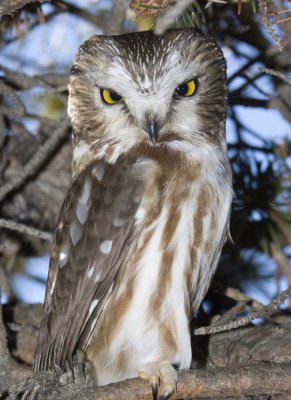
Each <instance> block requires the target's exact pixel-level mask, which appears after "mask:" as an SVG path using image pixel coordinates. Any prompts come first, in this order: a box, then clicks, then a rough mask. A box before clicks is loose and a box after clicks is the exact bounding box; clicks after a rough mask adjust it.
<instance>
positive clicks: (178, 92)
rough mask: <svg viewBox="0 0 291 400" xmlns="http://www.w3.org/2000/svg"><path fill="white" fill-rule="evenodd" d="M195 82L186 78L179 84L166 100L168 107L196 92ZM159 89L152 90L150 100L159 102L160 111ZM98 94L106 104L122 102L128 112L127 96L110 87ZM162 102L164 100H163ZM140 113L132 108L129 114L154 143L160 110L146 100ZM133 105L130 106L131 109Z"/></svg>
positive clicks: (159, 122)
mask: <svg viewBox="0 0 291 400" xmlns="http://www.w3.org/2000/svg"><path fill="white" fill-rule="evenodd" d="M197 84H198V80H197V79H196V78H193V79H190V80H187V81H184V82H182V83H181V84H179V85H178V86H177V87H176V88H175V90H174V92H173V94H172V99H170V101H169V102H168V103H169V104H168V105H167V107H168V108H172V103H177V102H179V101H180V100H182V99H183V98H190V97H192V96H193V95H194V94H195V93H196V89H197ZM159 89H160V88H157V90H156V91H155V92H154V93H155V94H153V95H152V102H153V103H154V104H159V109H158V111H161V101H163V98H162V99H161V98H159ZM100 96H101V99H102V101H103V103H104V104H105V105H106V106H109V107H111V106H114V105H116V104H118V103H121V102H122V103H123V105H124V111H125V112H128V113H130V107H128V105H127V98H126V96H122V95H120V94H119V93H117V92H116V91H115V90H112V89H104V88H101V89H100ZM163 102H164V101H163ZM147 107H148V110H146V111H145V112H144V113H142V115H141V116H140V115H138V113H135V112H134V111H133V110H132V111H133V113H134V115H132V114H131V116H132V117H133V118H134V119H135V120H136V122H137V125H138V127H141V128H142V130H144V131H145V132H146V133H147V134H148V136H149V139H150V141H151V142H152V144H153V145H155V144H156V143H157V142H158V141H159V135H158V134H159V130H160V128H162V127H163V124H164V120H163V118H161V115H160V114H161V112H157V110H156V109H155V108H156V107H152V109H151V106H150V102H149V105H147V106H146V101H145V102H144V104H142V106H141V107H140V108H141V109H143V108H145V109H146V108H147ZM132 108H133V107H131V109H132ZM166 111H167V112H166V113H165V114H166V115H168V114H169V111H170V110H166Z"/></svg>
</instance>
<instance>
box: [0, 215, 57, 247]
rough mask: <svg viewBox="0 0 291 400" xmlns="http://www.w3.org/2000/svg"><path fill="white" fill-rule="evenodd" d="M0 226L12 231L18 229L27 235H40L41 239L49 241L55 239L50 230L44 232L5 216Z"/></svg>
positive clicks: (0, 220) (0, 221)
mask: <svg viewBox="0 0 291 400" xmlns="http://www.w3.org/2000/svg"><path fill="white" fill-rule="evenodd" d="M0 227H2V228H6V229H11V230H12V231H17V232H20V233H24V234H26V235H30V236H35V237H38V238H39V239H43V240H48V241H49V242H51V241H52V240H53V234H51V233H49V232H44V231H41V230H39V229H35V228H31V227H30V226H27V225H24V224H20V223H18V222H14V221H11V220H7V219H4V218H0Z"/></svg>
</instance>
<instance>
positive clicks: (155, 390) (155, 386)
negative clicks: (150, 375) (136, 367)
mask: <svg viewBox="0 0 291 400" xmlns="http://www.w3.org/2000/svg"><path fill="white" fill-rule="evenodd" d="M151 387H152V396H153V400H157V398H158V390H159V385H158V384H157V383H153V384H152V385H151Z"/></svg>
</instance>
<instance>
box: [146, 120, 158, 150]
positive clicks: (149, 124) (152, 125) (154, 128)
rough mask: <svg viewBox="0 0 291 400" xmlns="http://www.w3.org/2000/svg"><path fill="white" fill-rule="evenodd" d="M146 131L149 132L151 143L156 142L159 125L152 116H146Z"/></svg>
mask: <svg viewBox="0 0 291 400" xmlns="http://www.w3.org/2000/svg"><path fill="white" fill-rule="evenodd" d="M146 132H147V133H148V134H149V137H150V139H151V142H152V144H156V142H157V140H158V133H159V125H158V121H157V119H156V118H154V117H147V118H146Z"/></svg>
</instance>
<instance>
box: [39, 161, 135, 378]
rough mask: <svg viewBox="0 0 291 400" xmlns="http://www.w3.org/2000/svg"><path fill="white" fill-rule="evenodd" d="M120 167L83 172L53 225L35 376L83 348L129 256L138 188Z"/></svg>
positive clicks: (97, 166) (63, 362) (116, 165)
mask: <svg viewBox="0 0 291 400" xmlns="http://www.w3.org/2000/svg"><path fill="white" fill-rule="evenodd" d="M126 171H128V169H127V167H126V166H125V165H124V164H121V163H116V164H114V165H113V166H109V165H105V163H103V162H99V163H98V164H95V165H92V166H90V167H88V168H87V169H86V170H85V171H84V172H82V173H81V174H80V175H78V176H77V178H76V179H75V180H74V181H73V182H72V184H71V186H70V188H69V191H68V193H67V196H66V198H65V201H64V203H63V206H62V209H61V213H60V217H59V220H58V224H57V229H56V235H55V240H54V243H53V248H52V256H51V261H50V268H49V278H48V284H47V289H46V297H45V306H44V314H43V319H42V322H41V327H40V334H39V338H38V343H37V347H36V357H35V363H34V370H35V371H37V370H45V369H51V368H53V367H54V366H60V367H64V364H65V362H66V361H68V362H69V363H70V362H71V360H72V355H73V353H74V350H75V349H76V346H77V345H78V347H81V348H84V347H85V346H86V344H87V343H88V340H89V338H90V335H91V333H92V330H93V329H94V326H95V325H96V322H97V321H98V318H99V316H100V314H101V312H102V310H103V308H104V305H105V302H106V300H107V298H108V296H109V295H110V292H111V290H112V287H113V285H114V277H115V276H116V274H117V272H118V270H119V269H120V267H121V265H122V264H123V261H124V259H125V258H126V256H127V254H128V249H129V246H130V243H131V239H132V236H133V222H134V216H135V213H136V210H137V208H138V202H136V201H134V198H135V194H136V192H137V190H140V183H139V182H137V181H133V180H132V179H131V178H130V174H128V173H127V172H126Z"/></svg>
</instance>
